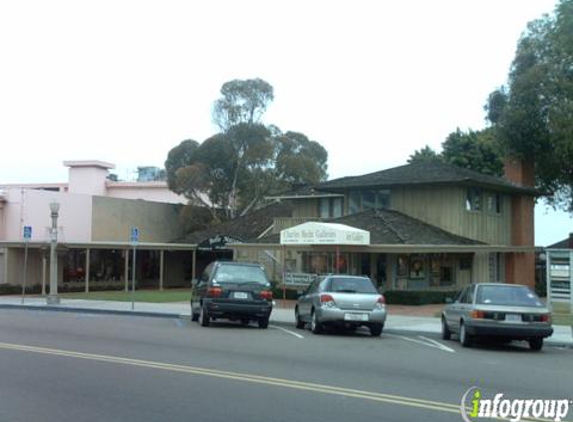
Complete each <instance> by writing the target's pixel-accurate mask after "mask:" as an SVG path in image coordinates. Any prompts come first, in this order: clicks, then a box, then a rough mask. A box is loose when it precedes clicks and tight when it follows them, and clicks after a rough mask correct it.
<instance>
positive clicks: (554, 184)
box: [486, 0, 573, 211]
mask: <svg viewBox="0 0 573 422" xmlns="http://www.w3.org/2000/svg"><path fill="white" fill-rule="evenodd" d="M486 110H487V116H488V119H489V120H490V122H491V123H492V125H493V127H494V129H495V131H496V138H497V139H498V140H499V143H500V145H501V147H502V148H503V151H504V153H506V154H508V155H511V156H514V157H517V158H523V159H526V160H532V161H533V162H534V163H535V173H536V185H537V187H538V188H539V189H541V190H542V191H546V192H553V193H554V195H553V196H552V197H549V198H548V201H549V203H551V204H553V205H554V206H557V207H560V208H564V209H568V210H569V211H573V197H572V186H573V165H572V164H571V163H573V0H562V1H561V2H560V3H559V4H558V5H557V7H556V9H555V12H554V13H553V14H551V15H545V16H543V17H542V18H541V19H538V20H535V21H533V22H530V23H529V24H528V27H527V30H526V31H525V32H524V34H523V35H522V37H521V39H520V40H519V43H518V46H517V52H516V55H515V58H514V60H513V63H512V66H511V69H510V73H509V79H508V83H507V86H505V87H502V88H500V89H498V90H496V91H494V92H493V93H492V94H491V95H490V96H489V98H488V102H487V105H486Z"/></svg>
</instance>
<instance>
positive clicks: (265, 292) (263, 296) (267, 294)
mask: <svg viewBox="0 0 573 422" xmlns="http://www.w3.org/2000/svg"><path fill="white" fill-rule="evenodd" d="M259 296H260V297H261V299H265V300H273V292H271V291H270V290H263V291H262V292H261V293H259Z"/></svg>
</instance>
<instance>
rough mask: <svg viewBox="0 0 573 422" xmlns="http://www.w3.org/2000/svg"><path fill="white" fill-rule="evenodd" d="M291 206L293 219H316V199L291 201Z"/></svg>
mask: <svg viewBox="0 0 573 422" xmlns="http://www.w3.org/2000/svg"><path fill="white" fill-rule="evenodd" d="M292 204H293V205H295V209H294V211H293V217H318V216H319V215H318V199H317V198H304V199H297V200H293V201H292Z"/></svg>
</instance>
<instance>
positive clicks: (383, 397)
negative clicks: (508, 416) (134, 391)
mask: <svg viewBox="0 0 573 422" xmlns="http://www.w3.org/2000/svg"><path fill="white" fill-rule="evenodd" d="M0 349H5V350H15V351H21V352H29V353H39V354H44V355H53V356H62V357H72V358H76V359H85V360H92V361H99V362H107V363H115V364H121V365H130V366H138V367H145V368H152V369H161V370H164V371H171V372H180V373H186V374H193V375H202V376H209V377H215V378H224V379H232V380H237V381H242V382H250V383H256V384H265V385H274V386H278V387H285V388H292V389H297V390H304V391H314V392H319V393H324V394H333V395H339V396H345V397H353V398H358V399H363V400H371V401H376V402H384V403H392V404H398V405H402V406H409V407H416V408H422V409H429V410H436V411H440V412H448V413H457V414H459V413H460V406H459V404H458V405H456V404H450V403H444V402H438V401H433V400H423V399H416V398H412V397H405V396H397V395H391V394H383V393H376V392H372V391H364V390H355V389H350V388H342V387H336V386H330V385H325V384H315V383H308V382H302V381H292V380H288V379H284V378H273V377H265V376H260V375H252V374H246V373H240V372H230V371H219V370H215V369H208V368H200V367H194V366H186V365H175V364H170V363H162V362H154V361H148V360H140V359H130V358H122V357H118V356H111V355H98V354H92V353H81V352H74V351H69V350H62V349H51V348H46V347H35V346H26V345H20V344H11V343H0Z"/></svg>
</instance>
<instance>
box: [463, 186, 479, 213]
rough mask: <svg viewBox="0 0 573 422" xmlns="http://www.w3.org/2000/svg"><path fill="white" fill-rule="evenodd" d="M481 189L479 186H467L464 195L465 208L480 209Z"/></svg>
mask: <svg viewBox="0 0 573 422" xmlns="http://www.w3.org/2000/svg"><path fill="white" fill-rule="evenodd" d="M481 201H482V191H481V189H479V188H468V191H467V196H466V210H468V211H481V209H482V204H481Z"/></svg>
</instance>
